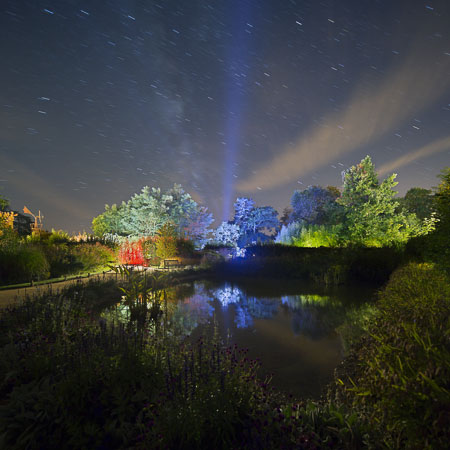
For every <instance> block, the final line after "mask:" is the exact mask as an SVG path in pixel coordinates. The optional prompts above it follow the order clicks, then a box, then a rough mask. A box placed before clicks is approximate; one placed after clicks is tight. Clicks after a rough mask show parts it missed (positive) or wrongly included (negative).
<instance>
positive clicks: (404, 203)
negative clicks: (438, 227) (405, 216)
mask: <svg viewBox="0 0 450 450" xmlns="http://www.w3.org/2000/svg"><path fill="white" fill-rule="evenodd" d="M398 202H399V204H400V210H401V211H406V212H410V213H414V214H415V215H416V216H417V217H418V218H419V219H420V220H424V219H425V218H427V217H428V218H429V217H431V215H432V213H433V212H435V205H434V199H433V192H432V191H431V190H430V189H423V188H420V187H414V188H411V189H410V190H409V191H408V192H407V193H406V194H405V196H404V197H403V198H399V199H398Z"/></svg>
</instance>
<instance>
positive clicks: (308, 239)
mask: <svg viewBox="0 0 450 450" xmlns="http://www.w3.org/2000/svg"><path fill="white" fill-rule="evenodd" d="M341 233H342V226H341V225H307V226H304V227H303V228H301V231H300V235H299V236H298V237H294V238H293V239H292V241H293V245H295V246H297V247H339V246H340V245H341V244H342V237H341Z"/></svg>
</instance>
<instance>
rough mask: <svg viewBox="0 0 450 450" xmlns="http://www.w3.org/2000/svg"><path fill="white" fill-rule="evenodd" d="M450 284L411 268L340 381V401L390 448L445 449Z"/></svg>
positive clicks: (425, 268) (383, 300)
mask: <svg viewBox="0 0 450 450" xmlns="http://www.w3.org/2000/svg"><path fill="white" fill-rule="evenodd" d="M449 330H450V281H449V279H448V277H447V276H446V275H445V273H443V272H441V271H440V270H439V269H437V268H436V267H434V266H432V265H426V264H410V265H408V266H406V267H403V268H402V269H400V270H398V271H397V272H395V273H394V274H393V275H392V277H391V279H390V281H389V283H388V285H387V286H386V288H385V289H384V290H383V291H382V292H381V294H380V299H379V302H378V312H377V315H376V317H375V318H374V319H373V321H372V324H371V326H370V327H369V335H368V336H366V337H365V338H364V339H363V340H361V341H360V342H359V344H358V345H357V346H356V347H355V348H354V349H353V350H352V352H351V354H350V357H349V358H348V359H347V361H346V363H345V364H344V366H343V367H344V369H343V370H341V371H340V372H341V373H340V374H339V377H340V379H341V381H340V382H339V385H338V387H337V390H336V394H337V397H336V398H337V399H338V402H343V403H345V404H346V405H347V406H348V407H349V408H353V409H354V410H356V411H358V412H359V413H360V415H361V416H362V417H363V419H364V420H365V421H367V423H370V424H371V426H372V431H373V433H374V435H378V436H379V439H381V440H382V441H383V442H384V444H385V445H386V446H388V447H390V448H391V447H392V448H429V449H431V448H446V447H447V445H448V434H446V432H445V427H446V425H445V424H447V425H448V423H450V381H449V380H450V363H449V362H450V348H449V344H448V336H449Z"/></svg>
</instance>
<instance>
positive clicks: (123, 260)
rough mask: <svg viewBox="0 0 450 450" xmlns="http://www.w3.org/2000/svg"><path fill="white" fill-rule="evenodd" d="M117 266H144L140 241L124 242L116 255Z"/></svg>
mask: <svg viewBox="0 0 450 450" xmlns="http://www.w3.org/2000/svg"><path fill="white" fill-rule="evenodd" d="M118 260H119V264H133V265H145V259H144V252H143V249H142V240H138V241H128V240H127V241H125V242H124V243H122V245H121V246H120V249H119V254H118Z"/></svg>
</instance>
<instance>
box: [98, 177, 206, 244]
mask: <svg viewBox="0 0 450 450" xmlns="http://www.w3.org/2000/svg"><path fill="white" fill-rule="evenodd" d="M212 221H213V218H212V215H211V214H210V213H208V211H207V209H206V208H205V207H203V206H200V205H198V204H197V203H196V202H195V201H194V200H193V199H192V197H191V196H190V194H188V193H187V192H185V191H184V190H183V188H182V187H181V186H180V185H177V184H175V185H174V186H173V187H172V188H171V189H169V190H168V191H167V192H165V193H164V192H162V191H161V189H159V188H150V187H148V186H145V187H144V188H142V190H141V192H140V193H139V194H134V195H133V196H132V197H131V199H130V200H128V202H126V203H125V202H122V204H121V205H120V206H116V205H113V206H112V207H111V208H110V207H109V206H108V205H106V207H105V212H104V213H102V214H100V215H99V216H97V217H95V218H94V219H93V221H92V228H93V231H94V233H95V234H96V235H98V236H105V234H112V235H119V236H124V237H130V238H135V237H143V236H146V237H150V236H155V235H156V233H157V232H158V230H159V229H161V227H163V226H164V225H165V224H166V223H169V222H170V223H172V224H173V225H174V226H175V228H176V231H177V234H178V235H189V232H190V231H192V233H191V237H192V238H193V239H194V240H197V239H198V240H200V244H199V245H200V246H201V245H203V242H204V240H205V239H206V235H207V233H208V232H209V230H208V226H209V225H210V224H211V222H212Z"/></svg>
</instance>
